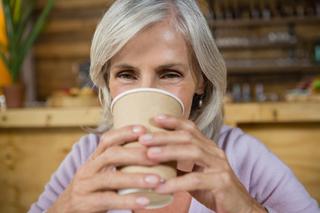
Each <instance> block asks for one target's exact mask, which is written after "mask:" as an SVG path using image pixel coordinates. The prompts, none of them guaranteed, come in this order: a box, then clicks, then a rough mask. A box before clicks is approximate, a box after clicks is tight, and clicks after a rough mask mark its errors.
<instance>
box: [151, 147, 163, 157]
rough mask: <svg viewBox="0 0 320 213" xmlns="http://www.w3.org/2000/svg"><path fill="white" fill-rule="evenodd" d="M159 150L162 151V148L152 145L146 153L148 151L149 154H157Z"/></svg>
mask: <svg viewBox="0 0 320 213" xmlns="http://www.w3.org/2000/svg"><path fill="white" fill-rule="evenodd" d="M161 152H162V149H161V148H159V147H152V148H150V149H149V151H148V153H149V154H150V155H158V154H160V153H161Z"/></svg>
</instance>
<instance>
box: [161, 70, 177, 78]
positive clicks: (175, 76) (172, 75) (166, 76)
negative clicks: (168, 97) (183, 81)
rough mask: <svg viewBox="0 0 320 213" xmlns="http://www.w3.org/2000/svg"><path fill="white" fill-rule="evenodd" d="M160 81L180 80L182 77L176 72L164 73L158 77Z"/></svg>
mask: <svg viewBox="0 0 320 213" xmlns="http://www.w3.org/2000/svg"><path fill="white" fill-rule="evenodd" d="M160 77H161V78H162V79H171V78H181V77H182V75H181V74H180V73H179V72H177V71H168V72H164V73H162V74H161V76H160Z"/></svg>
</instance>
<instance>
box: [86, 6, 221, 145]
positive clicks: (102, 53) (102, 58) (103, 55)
mask: <svg viewBox="0 0 320 213" xmlns="http://www.w3.org/2000/svg"><path fill="white" fill-rule="evenodd" d="M168 18H170V19H171V20H172V22H173V24H174V27H176V29H177V30H178V31H179V32H181V33H182V34H183V35H184V37H185V40H186V42H187V44H188V46H189V47H190V54H191V56H192V57H193V62H194V63H193V64H194V65H195V66H196V67H197V69H198V72H197V73H201V75H202V76H203V78H204V80H205V93H204V95H203V97H202V98H203V104H202V106H201V108H200V109H194V108H193V109H192V110H191V115H190V119H191V120H193V121H194V122H195V124H196V125H197V126H198V128H199V129H200V130H201V131H202V132H203V133H204V134H205V135H206V136H207V137H209V138H211V139H214V140H216V141H217V139H218V136H219V132H220V129H221V126H222V124H223V115H222V103H223V96H224V93H225V90H226V66H225V63H224V60H223V58H222V56H221V54H220V52H219V50H218V48H217V46H216V44H215V42H214V39H213V37H212V34H211V30H210V28H209V27H208V25H207V22H206V19H205V17H204V16H203V14H202V13H201V11H200V9H199V7H198V5H197V3H196V2H195V0H117V1H115V2H114V4H113V5H112V6H111V7H110V8H109V10H108V11H107V12H106V13H105V15H104V16H103V18H102V20H101V21H100V23H99V24H98V26H97V29H96V31H95V34H94V37H93V41H92V46H91V55H90V58H91V65H90V75H91V78H92V80H93V82H94V83H95V84H96V85H97V86H98V88H99V98H100V101H101V103H102V105H103V110H104V126H103V129H104V130H106V129H108V128H110V127H111V126H112V114H111V112H110V103H111V96H110V93H109V89H108V85H107V81H106V75H108V68H109V65H110V59H111V58H112V57H113V56H114V55H115V54H116V53H117V52H118V51H119V50H120V49H121V48H122V47H123V46H124V45H125V44H126V43H127V42H128V41H129V40H130V39H131V38H132V37H134V36H135V35H136V34H137V33H138V32H139V31H141V30H142V29H144V28H146V27H148V26H150V25H151V24H155V23H157V22H161V21H163V20H165V19H168Z"/></svg>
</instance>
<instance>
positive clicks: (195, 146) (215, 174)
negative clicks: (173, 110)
mask: <svg viewBox="0 0 320 213" xmlns="http://www.w3.org/2000/svg"><path fill="white" fill-rule="evenodd" d="M154 121H155V123H156V125H157V126H159V127H161V128H164V129H168V130H173V131H167V132H157V133H153V134H146V135H143V136H141V137H140V138H139V142H140V143H142V144H144V145H145V146H147V147H148V152H147V156H148V158H149V159H151V160H152V161H157V162H166V161H178V162H179V161H184V162H185V161H188V162H190V161H192V162H193V163H194V168H193V171H192V172H190V173H187V174H185V175H183V176H179V177H177V178H173V179H171V180H169V181H167V182H166V183H164V184H161V185H159V187H157V188H156V191H157V192H159V193H174V192H178V191H189V192H190V193H191V195H192V196H193V197H194V198H196V199H197V200H198V201H199V202H201V203H202V204H203V205H205V206H207V207H208V208H210V209H212V210H214V211H216V212H230V213H233V212H234V213H241V212H244V213H248V212H265V210H264V208H263V207H262V206H260V205H259V204H258V203H257V202H256V201H255V200H254V199H253V198H251V196H250V195H249V194H248V192H247V191H246V189H245V188H244V186H243V185H242V184H241V183H240V181H239V180H238V178H237V177H236V175H235V174H234V172H233V171H232V169H231V166H230V165H229V163H228V160H227V158H226V155H225V153H224V152H223V151H222V150H221V149H220V148H219V147H217V145H216V144H215V143H214V142H213V141H212V140H210V139H208V138H207V137H205V136H204V135H203V134H202V133H201V131H200V130H199V129H198V128H197V127H196V125H195V124H194V123H193V122H191V121H189V120H183V119H180V118H175V117H172V116H164V115H162V116H158V117H156V118H155V119H154Z"/></svg>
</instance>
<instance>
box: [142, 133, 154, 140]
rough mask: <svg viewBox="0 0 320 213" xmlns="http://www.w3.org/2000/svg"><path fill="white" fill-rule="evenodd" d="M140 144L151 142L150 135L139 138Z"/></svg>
mask: <svg viewBox="0 0 320 213" xmlns="http://www.w3.org/2000/svg"><path fill="white" fill-rule="evenodd" d="M140 140H141V142H150V141H151V140H152V135H151V134H146V135H143V136H141V137H140Z"/></svg>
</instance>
